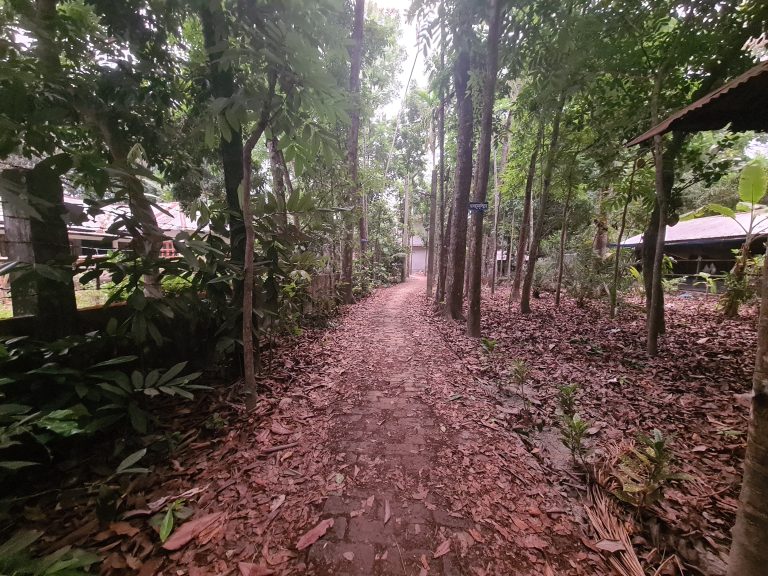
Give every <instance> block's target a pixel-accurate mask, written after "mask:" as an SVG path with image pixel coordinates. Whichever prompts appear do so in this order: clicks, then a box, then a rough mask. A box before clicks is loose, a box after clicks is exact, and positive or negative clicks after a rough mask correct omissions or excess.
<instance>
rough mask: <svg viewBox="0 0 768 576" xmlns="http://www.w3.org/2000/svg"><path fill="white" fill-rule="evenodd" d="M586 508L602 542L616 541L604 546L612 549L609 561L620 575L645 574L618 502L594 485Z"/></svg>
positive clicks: (590, 490) (639, 575)
mask: <svg viewBox="0 0 768 576" xmlns="http://www.w3.org/2000/svg"><path fill="white" fill-rule="evenodd" d="M585 509H586V512H587V516H588V517H589V521H590V522H591V523H592V527H593V528H594V529H595V532H597V534H598V536H600V538H601V539H602V540H601V542H606V543H614V546H612V547H607V546H606V547H603V549H606V550H610V551H611V555H610V557H609V558H608V561H609V562H610V564H611V566H612V567H613V569H614V570H616V572H617V573H618V574H619V575H620V576H645V571H644V570H643V566H642V565H641V564H640V560H638V558H637V555H636V554H635V550H634V549H633V548H632V542H631V541H630V539H629V533H628V532H627V529H626V526H625V525H624V522H622V521H621V519H620V516H619V511H618V509H617V507H616V504H615V503H614V502H612V501H611V500H609V499H608V498H607V497H606V496H605V494H604V493H603V491H602V490H601V489H600V488H599V487H597V486H592V487H590V489H589V503H588V504H587V505H586V506H585ZM598 547H600V546H598Z"/></svg>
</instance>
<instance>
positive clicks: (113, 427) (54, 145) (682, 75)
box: [0, 0, 768, 574]
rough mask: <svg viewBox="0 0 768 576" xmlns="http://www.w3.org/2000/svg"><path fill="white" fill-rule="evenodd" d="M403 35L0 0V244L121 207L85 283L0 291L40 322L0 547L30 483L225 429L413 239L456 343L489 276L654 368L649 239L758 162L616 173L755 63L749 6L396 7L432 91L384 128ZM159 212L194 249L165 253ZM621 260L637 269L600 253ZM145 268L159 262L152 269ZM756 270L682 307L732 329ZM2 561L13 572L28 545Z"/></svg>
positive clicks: (57, 255) (145, 4)
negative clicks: (85, 302)
mask: <svg viewBox="0 0 768 576" xmlns="http://www.w3.org/2000/svg"><path fill="white" fill-rule="evenodd" d="M404 25H405V23H404V22H403V21H401V19H400V17H399V15H398V13H397V12H395V11H387V10H381V9H379V8H377V7H376V6H375V5H369V6H367V7H366V6H365V2H364V1H363V0H356V1H355V2H351V1H349V2H346V1H344V0H320V1H309V0H288V1H284V0H264V1H260V2H241V1H234V0H223V1H215V2H209V1H207V0H193V1H186V2H185V1H179V0H174V1H166V0H112V1H104V0H37V1H36V2H32V1H28V0H0V62H2V70H0V102H2V103H3V105H2V107H1V108H0V128H1V129H0V159H2V166H3V168H4V170H3V172H2V178H0V185H1V191H2V197H3V203H4V207H5V208H4V210H5V214H6V217H8V215H9V214H10V213H11V212H12V213H13V214H16V215H21V216H22V217H25V218H29V219H30V222H31V223H32V224H31V229H32V233H33V235H37V236H35V237H39V238H40V239H41V240H40V241H41V243H42V244H45V245H46V246H47V245H51V246H53V245H55V244H56V243H57V242H58V243H59V244H61V243H62V242H64V244H66V242H65V241H64V240H62V239H61V234H66V231H65V224H64V218H65V214H64V210H63V196H64V191H65V190H66V192H67V194H68V195H74V196H77V197H79V198H82V199H83V200H84V202H85V205H86V207H87V215H86V216H87V217H91V218H93V217H97V216H98V215H101V214H106V213H112V212H113V211H114V210H115V209H116V207H118V206H125V207H127V211H125V212H120V216H119V217H117V218H115V219H114V224H113V225H112V226H111V227H110V229H109V231H108V232H109V234H111V235H113V236H115V237H120V238H124V239H125V240H126V244H125V245H126V246H127V247H125V248H122V249H119V250H114V251H112V252H111V253H110V254H109V255H108V256H107V257H95V256H88V257H85V258H79V259H75V258H74V257H71V256H70V255H69V254H68V250H67V249H66V248H65V249H64V250H63V252H62V251H61V250H59V251H58V252H45V251H44V250H43V251H41V254H42V255H39V254H37V253H36V254H35V255H34V257H33V258H31V259H27V260H25V259H24V258H21V257H17V256H16V255H15V254H10V253H9V256H10V257H9V258H8V262H7V263H6V264H5V265H4V267H3V268H2V274H3V275H5V276H6V277H7V278H8V279H9V282H10V286H11V290H12V291H15V294H16V295H19V294H22V293H24V294H27V293H29V294H32V300H33V301H35V302H36V304H34V307H35V308H34V309H33V310H32V313H33V315H34V317H35V321H34V323H33V324H27V325H25V326H27V327H30V326H31V327H32V328H30V329H28V330H27V329H25V331H24V333H17V334H10V333H9V332H8V331H4V332H3V340H2V343H0V400H1V401H2V404H0V486H1V487H2V488H3V491H4V492H5V491H6V489H10V488H11V487H13V490H14V497H13V499H11V500H8V501H7V502H4V503H3V509H2V513H3V514H5V517H4V518H3V524H2V526H3V527H7V528H8V532H9V533H10V532H12V530H11V529H12V528H13V527H14V522H13V521H12V520H11V519H12V518H13V515H14V514H16V513H17V512H18V509H19V506H20V505H22V504H23V503H24V501H25V498H27V497H28V494H27V493H26V492H27V491H26V490H24V489H23V487H22V486H23V483H24V482H26V481H29V482H30V483H31V485H34V486H37V485H38V484H37V483H39V482H40V481H41V477H42V476H45V474H44V473H42V474H41V472H44V471H46V470H51V469H67V467H68V466H69V464H70V463H71V462H72V461H78V460H79V459H83V458H85V456H83V455H84V454H91V455H92V454H93V453H94V452H98V453H99V454H101V456H99V457H98V459H99V465H100V466H101V468H100V469H101V470H102V471H103V470H104V466H106V467H107V468H108V470H109V472H108V473H107V474H106V476H103V477H102V478H101V480H100V481H94V480H91V481H92V484H89V485H88V487H87V488H86V490H88V491H90V492H91V493H93V494H94V495H96V494H98V493H99V490H100V486H104V485H106V484H108V483H110V482H112V483H114V481H115V478H116V477H117V476H123V475H126V474H127V475H130V474H138V473H141V471H142V469H143V468H142V467H143V464H142V460H143V459H145V458H147V459H149V458H150V456H151V454H150V455H149V456H148V455H147V453H148V450H149V452H150V453H154V454H155V456H157V455H159V454H161V453H162V450H163V449H164V448H162V446H161V444H162V442H155V440H157V439H156V438H154V437H153V431H154V430H155V427H156V424H157V423H158V422H159V420H160V419H161V418H162V414H163V412H164V411H165V410H167V409H168V407H169V406H176V405H177V403H178V402H181V401H187V400H189V399H192V398H193V397H194V395H195V394H198V393H201V392H202V393H205V392H203V391H204V390H206V389H210V388H220V387H222V386H225V385H227V386H232V387H233V392H234V393H235V394H236V395H237V397H238V398H239V399H240V400H242V401H243V402H244V403H246V404H248V405H250V404H251V403H252V402H254V400H255V398H257V397H258V395H259V394H262V393H265V392H268V390H267V389H266V387H265V386H262V387H260V385H259V380H260V378H258V374H259V373H260V372H263V371H264V370H265V369H267V367H266V366H265V364H266V362H265V358H267V356H268V353H269V352H270V351H271V350H273V349H274V347H275V346H276V342H278V341H285V340H287V339H290V338H291V337H294V336H296V335H298V334H300V333H301V331H302V330H303V329H305V328H307V327H309V326H322V325H323V323H324V322H325V321H326V320H327V319H328V317H329V316H330V315H332V314H333V312H334V309H335V307H336V305H337V304H340V303H352V302H354V301H355V300H357V299H360V298H363V297H365V296H366V295H368V294H369V293H370V292H371V291H372V290H374V289H375V288H376V287H378V286H381V285H384V284H386V283H390V282H396V281H399V280H400V278H401V275H404V274H403V271H404V270H405V269H406V268H407V266H408V262H409V251H410V245H411V237H412V236H414V235H422V236H423V237H424V238H423V239H424V240H425V245H426V246H427V247H428V256H427V266H426V272H427V282H428V287H427V291H428V296H429V297H430V298H432V300H433V303H434V306H435V310H436V312H439V313H442V314H444V315H446V316H448V317H450V318H452V319H454V320H462V321H463V320H464V319H465V318H466V322H467V332H468V334H469V335H471V336H475V337H480V336H482V326H483V324H482V317H483V310H482V300H481V287H482V286H483V284H484V283H488V284H490V285H491V289H492V290H494V289H495V287H496V285H497V280H498V279H499V278H500V277H502V276H507V277H508V280H509V284H510V289H511V292H510V299H511V301H513V302H515V303H516V304H515V305H519V307H520V310H521V312H522V313H528V312H530V310H531V299H532V297H535V296H536V295H537V294H538V293H539V292H540V291H549V292H552V293H554V294H555V300H554V302H555V305H559V303H560V300H561V294H563V293H568V294H569V295H570V296H572V297H574V298H575V299H576V300H577V301H578V302H580V303H583V302H584V301H586V300H588V299H596V298H601V299H605V300H606V303H607V305H608V307H609V310H610V315H611V317H613V316H614V315H615V314H616V310H617V307H619V306H621V303H622V298H623V297H624V296H625V295H627V290H626V289H627V287H628V286H629V285H630V284H634V287H635V288H639V289H641V290H642V292H643V294H644V298H645V305H646V308H647V320H648V332H647V351H648V354H649V355H651V356H654V355H656V354H657V352H658V350H659V347H660V346H663V341H661V342H660V341H659V340H658V337H659V335H660V334H663V333H664V331H665V325H664V292H665V290H673V289H674V288H675V286H676V285H677V284H679V282H681V281H682V280H680V279H677V280H675V279H674V278H672V277H670V276H669V275H667V276H666V277H665V275H664V270H665V268H664V266H665V264H667V265H669V262H668V261H665V260H664V259H663V258H662V256H663V250H657V239H658V237H659V232H660V231H662V230H664V228H665V226H666V224H667V223H675V222H677V221H678V220H680V219H681V218H686V217H694V216H700V215H704V214H713V213H718V214H725V215H730V216H735V214H736V213H737V212H738V211H743V210H748V211H751V213H753V214H754V211H755V210H756V209H758V208H759V207H760V202H761V201H762V199H763V196H764V195H765V183H764V179H765V170H766V168H765V165H764V164H763V163H761V161H759V160H754V159H753V158H754V156H756V154H755V150H758V152H759V151H760V150H761V149H763V150H764V144H763V143H762V141H761V139H760V138H761V137H760V136H759V135H756V134H752V133H746V134H745V133H741V134H733V133H730V132H728V131H727V130H723V131H720V132H716V133H702V134H695V135H692V134H684V133H678V132H675V133H673V134H671V135H669V136H667V137H666V139H665V140H664V142H663V143H661V142H655V143H654V144H653V145H648V144H644V145H641V146H639V147H631V148H628V147H626V146H625V144H626V143H627V141H629V140H630V139H631V138H632V137H634V136H637V135H638V134H640V133H642V132H644V131H645V130H646V129H647V128H649V127H650V126H652V125H654V124H656V123H657V122H658V121H660V120H661V119H663V118H664V117H666V116H667V115H668V114H669V113H671V112H673V111H674V110H676V109H678V108H680V107H682V106H684V105H686V104H688V103H689V102H690V101H692V100H695V99H697V98H698V97H701V96H703V95H704V94H706V93H708V92H710V91H711V90H712V89H714V88H716V87H718V86H720V85H722V84H723V83H725V82H726V81H728V80H730V79H731V78H733V77H734V76H736V75H738V74H740V73H742V72H743V71H745V70H746V69H748V68H749V67H750V66H752V65H753V64H754V63H755V62H756V60H757V59H758V58H760V57H761V55H764V52H765V41H764V33H765V30H766V26H767V25H768V5H766V4H765V3H764V2H761V1H759V0H745V1H741V2H722V1H719V0H691V1H688V2H668V1H663V0H654V1H653V2H650V3H649V2H641V1H635V0H607V1H604V2H583V1H582V2H579V1H575V2H568V3H562V2H553V1H548V0H541V1H538V0H537V1H533V2H518V3H514V2H503V1H501V0H488V1H487V2H472V1H468V0H451V1H445V0H441V1H437V0H415V1H414V2H413V3H412V5H411V7H410V9H409V11H408V25H410V26H416V27H417V28H418V31H419V33H418V37H419V54H420V55H422V56H420V57H424V58H425V59H426V62H427V65H426V68H427V70H428V76H429V78H428V79H425V82H426V83H425V84H424V85H421V86H420V85H418V82H413V83H412V84H410V85H409V86H408V90H407V93H406V94H405V96H403V99H402V103H400V102H399V101H398V98H399V95H400V91H401V88H403V86H401V84H400V82H399V78H400V76H399V72H400V69H401V67H403V66H410V65H411V63H410V62H407V63H406V62H405V61H404V60H405V58H404V54H403V49H402V47H401V46H399V44H398V37H399V36H400V35H401V33H402V26H404ZM761 34H763V36H761ZM761 38H762V40H761ZM750 41H751V42H750ZM747 44H748V46H747ZM409 81H410V79H409ZM399 104H401V105H400V110H399V112H398V114H397V115H396V116H395V117H394V118H391V117H388V116H387V115H386V114H384V113H383V112H382V110H383V109H384V107H385V106H387V105H390V106H391V105H396V106H397V105H399ZM661 166H663V177H657V175H656V171H657V170H658V169H659V167H661ZM161 200H177V201H179V202H180V203H181V205H182V206H183V208H184V210H185V211H186V212H187V213H188V214H189V215H190V217H191V218H193V220H194V221H195V222H196V225H197V227H196V229H195V230H188V231H184V232H182V233H180V234H179V235H177V236H175V237H173V238H169V237H166V236H165V234H164V232H163V230H162V229H161V227H160V225H159V224H158V217H157V214H158V212H157V210H156V209H153V206H156V205H157V203H158V202H159V201H161ZM470 201H471V202H473V203H484V202H487V203H488V206H489V209H488V212H486V213H484V211H482V210H469V203H470ZM468 211H469V213H470V214H471V215H470V216H469V217H468V216H467V214H468ZM6 228H7V227H6ZM641 232H642V233H644V236H643V246H642V251H641V255H640V258H639V261H637V262H636V261H635V257H634V255H633V254H630V253H629V251H625V252H626V253H624V254H622V251H621V250H618V249H611V246H615V245H616V244H618V243H620V242H621V240H622V239H624V238H627V237H628V236H631V235H634V234H637V233H641ZM56 234H59V237H56ZM750 234H751V231H750ZM168 240H172V241H173V246H174V250H175V252H176V253H178V255H177V256H174V257H171V258H166V257H163V256H162V250H163V244H164V242H166V241H168ZM751 241H752V237H751V235H750V236H749V241H748V242H747V243H746V244H745V246H746V248H745V249H744V250H742V251H741V252H740V253H739V255H738V257H737V260H736V262H737V265H736V266H735V267H734V269H733V270H732V271H730V272H727V273H722V274H721V275H720V276H718V277H717V278H713V277H712V275H711V274H707V273H703V274H700V275H699V277H698V278H697V279H696V281H698V282H701V283H702V284H703V285H705V286H706V287H707V289H712V290H716V289H718V287H719V288H720V289H722V286H724V287H725V294H724V295H723V303H722V305H723V313H724V314H726V315H729V316H735V315H737V314H738V310H739V306H740V304H742V303H744V302H747V301H749V300H750V299H751V298H752V297H753V296H754V294H755V291H756V290H755V284H756V282H755V280H754V276H755V275H758V274H759V272H756V270H759V268H760V264H761V263H760V262H759V261H756V260H755V259H753V258H752V256H753V255H751V254H750V252H749V249H748V248H749V245H750V244H751ZM661 242H663V240H661ZM497 251H498V252H499V253H500V255H501V259H500V261H498V262H497V256H496V254H497ZM633 274H634V276H633ZM97 279H99V282H101V280H102V279H104V280H108V281H109V287H108V289H107V290H105V295H106V298H107V300H106V302H107V305H109V306H108V310H109V311H108V312H107V313H105V315H104V316H103V317H101V316H100V317H99V320H98V322H99V323H98V325H96V326H93V325H91V324H89V323H88V322H86V321H85V320H84V319H83V318H82V317H80V316H78V314H77V312H76V299H75V289H76V288H77V287H81V286H86V285H91V284H93V283H94V282H95V281H96V280H97ZM320 285H322V286H323V287H324V288H323V289H320V288H319V286H320ZM14 297H15V296H14ZM118 303H119V304H120V305H119V306H111V305H112V304H118ZM465 303H466V306H465ZM14 306H16V302H14ZM16 315H19V314H16ZM81 323H82V325H80V324H81ZM232 382H234V384H232ZM763 410H764V409H763ZM577 428H578V425H576V428H575V429H574V430H575V431H576V432H578V430H577ZM128 431H132V432H135V434H130V435H127V436H126V437H127V440H126V441H125V442H122V441H121V442H118V443H116V444H115V448H114V449H111V448H110V449H108V450H98V449H97V448H96V447H101V446H111V445H112V440H113V439H114V438H117V437H120V436H121V435H122V434H123V433H125V432H128ZM576 432H574V433H576ZM572 440H573V439H571V441H572ZM649 442H651V443H652V440H649ZM572 443H573V442H572ZM91 457H92V456H88V458H91ZM105 478H106V479H105ZM103 500H105V498H101V499H99V502H102V501H103ZM107 500H108V498H107ZM100 505H101V504H100ZM108 508H109V507H108V506H106V507H105V508H104V509H100V513H103V514H104V515H105V517H108V516H109V514H110V510H109V509H108ZM112 512H114V510H112ZM766 517H768V516H766V515H763V520H765V518H766ZM172 519H173V515H172V514H171V522H172ZM165 536H166V537H167V534H166V535H165ZM19 538H21V539H20V540H18V541H15V544H14V542H12V543H11V544H12V545H11V546H9V547H8V550H7V552H8V557H9V558H10V557H11V556H14V557H15V556H16V555H17V553H19V554H20V553H23V551H24V550H25V549H26V547H28V546H30V545H32V544H33V542H34V538H33V537H31V536H29V535H27V536H21V537H19ZM0 540H3V539H2V538H0ZM752 546H754V547H759V546H760V543H757V542H752ZM0 550H1V549H0ZM66 554H69V555H71V552H69V551H68V552H66ZM764 554H765V553H763V555H764ZM755 557H756V558H759V557H760V554H757V553H755ZM94 561H95V560H94V559H93V558H92V557H90V556H88V555H80V556H76V557H74V558H73V560H72V565H73V566H75V565H82V566H83V567H85V566H88V565H90V564H92V563H93V562H94ZM3 562H5V560H4V557H3V556H2V554H0V569H6V567H5V565H4V564H3ZM756 562H757V564H755V565H759V561H756ZM8 569H11V568H8ZM745 569H746V568H745ZM30 573H32V572H30ZM42 573H54V572H50V571H49V572H42ZM752 573H755V574H757V572H752Z"/></svg>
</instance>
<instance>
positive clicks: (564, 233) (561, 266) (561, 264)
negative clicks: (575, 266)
mask: <svg viewBox="0 0 768 576" xmlns="http://www.w3.org/2000/svg"><path fill="white" fill-rule="evenodd" d="M573 161H574V162H576V159H575V158H574V160H573ZM571 166H573V164H571ZM570 176H571V175H570V173H569V175H568V191H567V192H566V194H565V204H564V205H563V219H562V220H563V223H562V228H561V229H560V249H559V251H558V255H557V289H556V290H555V308H559V307H560V295H561V293H562V289H563V272H564V271H565V243H566V240H567V239H568V211H569V210H570V208H571V196H572V195H573V184H572V182H571V177H570Z"/></svg>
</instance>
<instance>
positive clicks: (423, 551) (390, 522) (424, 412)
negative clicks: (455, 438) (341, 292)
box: [309, 279, 478, 576]
mask: <svg viewBox="0 0 768 576" xmlns="http://www.w3.org/2000/svg"><path fill="white" fill-rule="evenodd" d="M424 288H425V286H424V281H423V279H411V280H410V281H409V282H408V283H406V284H405V285H402V286H401V287H398V288H395V289H391V290H392V292H391V293H390V297H388V298H386V299H382V300H381V303H380V304H379V307H380V310H377V312H379V316H378V319H377V320H376V321H375V323H374V325H369V326H363V325H359V326H357V327H356V328H357V329H355V330H354V331H351V332H350V336H349V342H348V344H349V347H350V350H352V352H350V354H349V356H350V357H354V359H355V362H356V364H351V363H350V365H347V366H345V368H346V370H347V372H346V373H345V377H346V380H347V382H349V383H353V384H355V385H354V386H352V387H351V388H352V391H351V392H350V393H349V395H348V396H347V398H346V401H345V402H344V403H343V404H342V405H341V406H339V407H338V409H337V411H336V414H335V416H334V417H333V420H332V430H333V432H332V437H334V438H335V440H336V445H335V446H333V447H332V448H333V449H335V450H336V452H337V453H338V456H337V458H338V459H339V460H340V461H341V460H343V461H344V464H343V465H342V467H343V473H344V474H347V475H349V476H350V477H351V478H352V481H351V482H349V483H346V482H345V483H344V486H345V488H344V489H343V490H340V491H339V492H338V493H337V494H335V495H331V496H330V497H329V498H328V499H327V500H326V502H325V505H324V508H323V518H333V520H334V524H333V527H332V528H331V529H330V530H329V531H328V533H327V534H326V535H325V537H324V538H323V539H321V540H320V541H318V542H317V543H316V544H314V545H313V547H312V549H311V551H310V554H309V568H310V570H311V572H312V573H314V574H338V575H343V574H344V575H366V576H371V575H390V574H391V575H401V576H402V575H403V574H408V575H416V574H420V573H421V574H427V573H429V574H430V575H434V574H446V575H450V574H460V573H461V572H460V571H459V568H458V566H459V564H458V559H457V557H456V553H455V550H456V549H457V548H458V549H459V550H460V549H462V548H465V547H471V546H475V545H477V543H476V542H475V540H474V539H473V537H472V535H471V532H475V531H474V525H473V523H472V522H471V521H470V520H469V519H468V518H465V517H464V516H463V515H462V514H459V513H451V512H450V511H449V510H446V509H443V508H442V507H441V506H440V501H441V499H440V490H441V489H445V490H447V489H448V488H446V487H443V486H434V485H432V484H431V483H430V471H431V469H432V467H433V466H434V465H439V462H437V461H436V459H437V454H438V451H439V448H440V446H444V445H445V444H446V443H449V442H452V434H451V431H450V430H448V429H447V427H446V426H445V425H442V424H441V423H440V422H439V420H438V419H437V417H436V416H435V414H434V413H433V412H432V410H431V408H430V407H429V406H428V405H427V404H426V403H425V402H424V401H423V400H422V397H423V395H424V394H430V390H429V375H428V374H427V369H426V368H425V367H424V365H425V364H426V363H425V362H423V360H424V358H425V357H427V355H429V354H430V352H431V351H430V350H429V349H428V347H427V343H426V342H424V339H423V338H421V339H420V338H418V337H417V334H418V332H419V328H420V326H419V323H420V322H419V318H418V317H414V316H413V315H410V316H409V315H408V314H407V313H406V310H407V309H408V308H407V307H406V306H403V301H404V299H406V298H413V297H414V296H415V294H414V292H423V290H424ZM369 318H371V316H369ZM369 322H371V321H370V320H369ZM352 334H354V335H355V337H354V339H353V338H352ZM354 351H357V352H354ZM343 356H344V355H342V358H341V359H340V362H341V363H342V364H343V363H344V358H343ZM361 358H362V362H361V361H360V359H361ZM475 534H478V533H477V532H475ZM441 544H442V549H446V548H448V547H449V546H450V549H449V550H448V552H446V553H444V554H440V552H442V549H441ZM435 556H437V557H436V558H435Z"/></svg>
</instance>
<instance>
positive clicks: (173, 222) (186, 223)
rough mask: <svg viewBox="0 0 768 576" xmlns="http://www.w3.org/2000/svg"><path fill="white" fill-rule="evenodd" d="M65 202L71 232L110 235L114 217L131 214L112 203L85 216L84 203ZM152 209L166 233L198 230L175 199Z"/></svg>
mask: <svg viewBox="0 0 768 576" xmlns="http://www.w3.org/2000/svg"><path fill="white" fill-rule="evenodd" d="M64 205H65V207H66V208H67V219H68V222H67V227H68V228H69V230H70V232H71V233H73V234H82V235H88V236H102V237H110V236H112V235H110V234H107V230H108V229H109V227H110V226H112V224H114V222H115V219H116V217H117V216H118V215H120V214H130V210H129V208H128V206H127V205H125V204H112V205H110V206H108V207H106V208H105V209H104V211H103V212H102V213H101V214H98V215H96V216H95V217H85V216H86V215H85V203H84V202H83V201H82V200H81V199H80V198H75V197H73V196H65V197H64ZM158 207H159V208H158ZM161 209H162V210H161ZM152 210H153V212H154V213H155V218H157V225H158V226H159V227H160V229H161V230H162V231H163V232H164V233H165V234H169V233H170V235H172V236H174V237H175V236H176V234H178V233H179V232H181V231H182V230H186V231H192V230H196V229H197V223H196V222H195V221H194V220H192V219H191V218H190V217H189V216H187V215H186V214H185V213H184V211H183V210H182V209H181V205H180V204H179V203H178V202H158V204H157V206H153V207H152ZM2 224H3V210H2V203H0V227H2Z"/></svg>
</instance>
